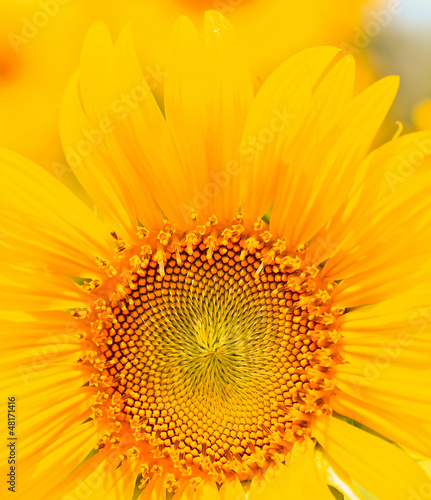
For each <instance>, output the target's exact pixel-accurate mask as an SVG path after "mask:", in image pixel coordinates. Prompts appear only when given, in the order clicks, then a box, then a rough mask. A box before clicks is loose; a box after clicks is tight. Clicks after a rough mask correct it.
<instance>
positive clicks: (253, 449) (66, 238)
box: [0, 11, 431, 500]
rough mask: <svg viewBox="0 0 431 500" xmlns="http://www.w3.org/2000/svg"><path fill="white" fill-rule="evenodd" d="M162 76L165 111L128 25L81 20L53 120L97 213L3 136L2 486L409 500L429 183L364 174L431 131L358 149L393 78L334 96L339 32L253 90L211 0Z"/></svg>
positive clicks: (90, 494)
mask: <svg viewBox="0 0 431 500" xmlns="http://www.w3.org/2000/svg"><path fill="white" fill-rule="evenodd" d="M166 71H167V76H166V84H165V99H164V114H162V112H161V110H160V109H159V107H158V105H157V103H156V101H155V99H154V98H153V96H152V94H151V92H150V89H149V87H148V85H147V83H146V79H145V76H144V71H143V70H142V69H141V67H140V64H139V63H138V59H137V56H136V53H135V50H134V46H133V42H132V36H131V32H130V29H128V28H127V29H125V30H124V31H123V32H122V33H121V35H120V37H119V39H118V41H117V42H116V44H115V45H113V44H112V42H111V39H110V36H109V33H108V31H107V29H106V28H104V27H103V26H102V25H98V26H96V27H95V28H94V29H93V30H92V31H91V32H90V34H89V36H88V38H87V41H86V43H85V46H84V50H83V55H82V60H81V67H80V70H79V73H78V74H77V75H76V77H75V78H74V79H73V80H72V82H71V84H70V86H69V87H68V90H67V92H66V96H65V101H64V105H63V108H62V114H61V121H60V128H61V136H62V141H63V145H64V149H65V153H66V155H67V156H68V158H69V162H70V164H71V166H72V167H73V169H74V172H75V174H76V175H77V177H78V179H79V180H80V182H81V183H82V185H83V187H84V188H85V190H86V191H87V193H88V195H89V196H90V197H91V198H92V200H94V203H95V206H96V207H97V210H95V213H93V212H92V211H91V210H90V209H89V208H88V207H87V206H85V205H84V204H83V203H82V202H80V201H79V200H78V199H77V198H76V197H75V196H74V195H73V194H72V193H71V192H70V191H68V190H67V189H66V188H65V187H64V186H63V185H62V184H60V183H59V182H58V181H57V180H55V179H54V178H53V177H52V176H50V175H49V174H47V173H46V172H45V171H43V170H42V169H41V168H39V167H37V166H36V165H34V164H33V163H31V162H29V161H27V160H24V159H23V158H21V157H19V156H17V155H15V154H13V153H10V152H7V151H1V158H0V161H1V168H2V182H1V184H0V190H1V192H0V195H1V198H0V199H1V221H2V247H1V262H2V264H1V271H2V278H1V279H2V286H1V289H0V296H1V301H2V309H4V310H5V311H6V312H4V313H3V315H2V317H3V320H2V332H3V334H2V347H3V348H2V358H3V359H2V364H3V370H4V375H3V378H2V381H3V389H2V390H3V392H4V393H5V395H4V397H2V401H7V397H8V396H9V397H11V398H15V399H14V400H13V401H12V402H11V404H12V406H13V408H15V410H11V415H12V416H11V422H12V423H11V424H9V428H8V429H7V430H6V432H8V433H9V434H8V437H9V436H10V437H11V440H10V441H12V442H14V441H13V438H14V436H15V435H16V436H17V440H16V443H15V444H14V446H16V448H17V449H16V450H14V452H16V457H17V461H18V465H17V470H16V472H14V474H15V479H14V481H16V484H15V483H14V485H15V486H14V487H16V491H17V492H18V493H19V496H18V498H27V497H29V496H31V498H33V499H35V500H37V499H44V500H47V499H48V500H50V499H55V500H57V499H63V500H78V499H83V498H92V499H104V500H106V499H108V500H111V499H121V500H125V499H131V498H132V496H133V494H134V492H135V493H139V492H140V491H141V490H142V489H143V492H142V494H141V496H140V498H141V499H152V500H155V499H164V498H165V492H166V491H167V492H168V498H174V499H175V500H178V499H192V498H193V499H194V500H198V499H214V500H216V499H218V498H221V499H231V500H232V499H235V500H236V499H245V498H248V499H249V500H259V499H262V500H266V499H280V500H281V499H284V498H292V499H295V500H309V499H328V500H330V499H331V498H333V497H332V494H331V491H330V489H329V488H328V486H327V484H330V485H332V486H333V487H335V488H336V489H338V490H339V491H342V492H343V493H344V494H345V495H346V497H347V498H361V494H360V493H359V492H358V491H357V486H356V484H359V485H360V486H361V487H363V488H365V489H366V490H368V491H370V492H371V493H372V494H374V495H375V496H376V497H377V498H379V499H382V500H386V499H387V500H406V499H416V498H426V496H427V495H428V496H429V493H430V491H431V489H430V488H431V479H430V478H429V477H428V476H427V475H426V473H425V471H424V470H423V469H422V468H421V467H420V465H418V463H417V460H425V459H427V458H429V456H430V445H431V436H430V432H429V429H430V414H431V413H430V406H431V405H430V390H431V388H430V384H431V382H430V381H431V377H430V375H431V373H430V344H429V335H430V322H429V317H430V306H429V298H428V293H429V282H430V251H429V244H430V241H431V234H430V230H431V229H430V228H431V224H430V216H431V211H430V209H429V200H430V198H429V189H430V186H431V175H430V172H421V173H420V175H419V174H418V175H417V176H412V177H411V178H410V179H409V181H408V182H406V183H404V184H403V185H402V186H399V187H397V189H395V190H393V189H391V186H390V185H389V184H388V182H386V180H385V174H386V173H387V172H389V171H391V169H393V168H395V167H396V166H397V165H398V163H399V161H400V159H403V160H406V161H411V163H412V164H413V163H414V162H417V161H420V160H418V159H417V154H416V153H417V151H418V148H420V146H422V145H424V144H428V143H429V142H430V141H431V133H429V132H420V133H415V134H410V135H406V136H404V137H401V138H397V139H394V140H393V141H391V142H390V143H388V144H385V145H383V146H382V147H380V148H379V149H377V150H375V151H374V152H372V153H371V154H370V155H368V156H367V152H368V150H369V148H370V145H371V143H372V141H373V138H374V137H375V134H376V132H377V130H378V129H379V127H380V125H381V123H382V121H383V119H384V117H385V115H386V113H387V111H388V109H389V107H390V105H391V103H392V101H393V99H394V96H395V93H396V91H397V87H398V79H397V78H396V77H389V78H385V79H383V80H381V81H379V82H377V83H376V84H374V85H373V86H371V87H370V88H369V89H367V90H366V91H364V92H363V93H362V94H360V95H359V96H357V97H356V98H354V99H352V87H353V84H354V63H353V59H352V58H351V56H347V57H342V54H340V51H339V49H337V48H332V47H323V48H315V49H309V50H307V51H305V52H302V53H299V54H297V55H295V56H294V57H292V58H291V59H289V60H287V61H286V62H285V63H283V64H282V65H281V66H280V67H279V68H278V69H277V70H276V71H275V72H274V73H273V74H272V75H271V76H270V77H269V78H268V80H267V81H266V82H264V83H263V85H262V86H261V88H260V90H259V92H258V94H257V95H256V96H254V95H253V89H252V84H251V79H250V75H249V72H248V71H247V68H246V67H245V64H244V58H243V56H242V53H241V50H240V48H239V45H238V42H237V40H236V38H235V35H234V33H233V31H232V29H231V27H230V25H229V23H228V22H227V21H226V19H225V18H224V17H223V16H221V15H220V14H218V13H216V12H214V11H211V12H208V13H207V14H206V16H205V22H204V36H203V39H202V38H201V36H200V35H199V33H198V32H197V31H196V29H195V27H194V26H193V24H192V23H191V22H190V21H189V20H188V19H187V18H181V19H179V21H178V23H177V24H176V28H175V31H174V35H173V39H172V44H171V49H170V54H169V62H168V66H167V69H166ZM413 158H414V160H413ZM271 207H272V213H271V218H270V222H269V223H268V222H267V218H265V220H266V222H265V220H264V219H262V217H263V216H264V214H265V213H267V211H268V210H269V209H270V208H271ZM15 412H16V415H17V419H16V420H15V417H14V415H15ZM355 422H359V423H360V424H361V425H360V424H358V423H357V424H356V425H352V423H355ZM15 425H16V428H15ZM359 425H360V426H359ZM358 426H359V427H358ZM11 433H12V434H11ZM13 433H16V434H13ZM394 443H396V444H397V445H398V446H397V445H396V444H394ZM11 446H12V445H11ZM3 450H4V448H3ZM3 453H4V451H3ZM11 481H12V480H11ZM11 487H12V486H11ZM135 488H136V491H135ZM172 495H173V496H172ZM355 495H356V496H355Z"/></svg>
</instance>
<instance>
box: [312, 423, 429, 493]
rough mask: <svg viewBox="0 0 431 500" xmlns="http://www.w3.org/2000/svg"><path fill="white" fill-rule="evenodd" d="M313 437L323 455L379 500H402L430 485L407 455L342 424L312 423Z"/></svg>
mask: <svg viewBox="0 0 431 500" xmlns="http://www.w3.org/2000/svg"><path fill="white" fill-rule="evenodd" d="M314 435H315V437H316V438H317V440H318V441H319V443H320V444H321V445H322V446H323V448H324V449H325V450H326V452H327V453H328V454H329V455H330V456H331V457H332V458H333V459H334V460H335V461H336V462H337V463H338V464H339V465H340V466H341V467H342V468H343V469H344V470H345V471H346V472H347V473H348V474H350V476H351V477H352V478H353V479H354V480H355V481H357V482H358V483H359V484H360V485H361V486H363V487H364V488H366V489H367V490H368V491H370V493H372V494H373V495H376V496H377V498H379V500H406V499H408V498H412V495H414V494H419V492H420V491H421V488H423V485H424V484H425V485H427V484H428V485H431V482H430V481H431V480H430V479H429V478H428V477H427V475H426V474H425V472H424V471H423V470H422V469H421V467H420V466H419V465H418V464H417V463H416V462H415V461H414V460H413V459H412V458H411V457H410V456H409V455H408V454H407V453H405V452H404V451H402V450H401V449H399V448H397V447H396V446H394V445H392V444H390V443H388V442H386V441H384V440H382V439H381V438H378V437H376V436H373V435H371V434H369V433H368V432H365V431H363V430H361V429H358V428H357V427H354V426H352V425H350V424H348V423H346V422H343V421H341V420H338V419H336V418H332V417H330V418H328V419H327V420H325V421H319V422H316V430H315V434H314ZM413 498H414V497H413ZM419 498H420V497H419Z"/></svg>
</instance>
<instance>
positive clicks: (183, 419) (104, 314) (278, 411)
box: [94, 225, 338, 480]
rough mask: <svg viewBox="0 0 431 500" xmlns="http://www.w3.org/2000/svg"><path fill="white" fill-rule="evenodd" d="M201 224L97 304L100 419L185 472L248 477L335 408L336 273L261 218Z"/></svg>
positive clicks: (153, 456) (147, 261)
mask: <svg viewBox="0 0 431 500" xmlns="http://www.w3.org/2000/svg"><path fill="white" fill-rule="evenodd" d="M203 232H204V231H203V230H201V231H198V232H197V233H196V232H195V233H193V235H192V237H191V236H190V235H188V236H190V237H188V236H186V237H185V238H183V241H181V240H178V241H176V242H175V243H172V242H171V245H170V246H169V243H168V244H167V247H166V250H165V252H164V253H163V254H160V252H159V253H155V255H158V259H159V260H156V259H144V260H143V259H142V258H141V257H142V252H141V257H140V258H139V259H140V260H139V263H140V264H139V265H138V266H136V263H137V260H136V259H135V258H134V257H133V256H132V257H131V258H130V260H131V262H134V264H135V265H134V269H133V270H132V269H131V270H129V272H128V274H127V286H124V287H123V288H122V294H118V292H117V293H116V294H114V295H112V296H111V298H110V301H109V302H108V301H102V302H101V301H100V300H99V301H98V305H97V307H96V312H97V315H98V318H99V319H98V321H97V322H96V325H95V328H94V329H95V331H97V338H96V339H95V340H96V344H97V351H98V352H99V355H98V357H97V362H98V363H99V365H98V366H99V367H100V368H99V369H100V370H101V373H100V380H103V382H104V384H105V385H107V386H108V387H107V388H105V389H104V390H103V393H104V396H103V399H100V400H99V401H98V402H97V404H96V405H95V408H96V409H97V410H96V418H98V419H99V420H105V419H106V418H108V419H110V420H114V421H115V423H116V425H117V426H118V428H120V427H121V428H123V427H124V426H128V428H129V429H130V432H132V433H133V436H134V438H135V439H136V447H137V449H138V450H139V449H140V450H141V452H142V453H145V454H146V455H148V454H150V456H151V458H150V462H151V463H153V464H156V463H157V464H158V466H160V465H162V466H163V463H164V464H165V467H166V466H167V463H170V464H171V465H172V468H173V470H175V471H176V473H175V474H178V473H179V472H181V473H182V474H186V475H190V474H192V475H194V476H197V477H204V476H205V474H208V473H209V474H211V475H213V476H214V477H216V478H217V479H218V480H223V479H225V478H226V477H228V476H232V475H234V474H235V475H238V476H239V477H240V478H241V479H249V478H251V477H253V476H254V475H256V474H257V473H259V472H262V470H266V469H267V468H268V467H269V466H270V465H271V464H273V463H275V460H276V459H277V457H286V456H287V454H288V453H289V452H290V450H291V448H292V446H293V443H294V442H295V441H296V440H297V439H301V438H303V437H304V436H306V435H308V434H309V429H310V424H311V421H312V419H313V417H314V416H316V415H319V414H321V413H322V412H326V411H329V410H328V405H327V403H328V397H329V393H330V391H331V388H332V386H331V382H330V371H331V367H332V365H333V364H334V363H335V362H336V351H335V348H334V345H335V344H334V338H333V337H334V332H333V331H332V330H333V328H332V329H331V325H332V324H333V322H334V321H335V318H336V316H337V314H338V313H337V312H334V308H333V304H332V302H331V299H330V292H331V291H332V289H333V284H331V283H325V282H323V281H322V280H320V279H319V276H318V269H317V268H314V267H306V266H305V265H304V262H303V259H302V258H301V256H300V253H298V252H297V253H296V254H295V255H291V254H288V253H287V252H286V251H285V250H284V248H283V243H282V242H280V241H279V240H278V241H274V239H273V238H272V235H270V233H268V232H267V231H265V230H264V229H263V228H260V229H259V228H258V229H256V228H255V229H253V231H249V232H245V230H244V228H242V226H239V225H237V226H233V227H232V228H230V229H228V230H224V231H222V230H219V229H217V228H214V227H212V228H211V227H210V226H208V227H207V228H205V232H209V234H205V232H204V234H202V233H203ZM143 248H144V247H143ZM161 255H162V257H161ZM135 257H136V255H135ZM101 363H102V365H101ZM105 443H106V440H105ZM164 461H165V462H164ZM147 462H148V459H147ZM168 468H169V466H168Z"/></svg>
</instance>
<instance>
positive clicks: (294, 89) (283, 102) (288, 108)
mask: <svg viewBox="0 0 431 500" xmlns="http://www.w3.org/2000/svg"><path fill="white" fill-rule="evenodd" d="M338 52H339V49H337V48H335V47H322V48H317V49H310V50H306V51H304V52H301V53H300V54H297V55H296V56H294V57H292V58H290V59H289V60H287V61H286V62H285V63H283V64H282V65H281V66H280V67H279V68H278V69H277V70H276V71H275V72H274V73H273V74H272V75H271V76H270V77H269V78H268V79H267V80H266V81H265V83H264V84H263V85H262V87H261V89H260V90H259V92H258V94H257V96H256V98H255V99H254V101H253V103H252V105H251V108H250V112H249V115H248V117H247V121H246V124H245V128H244V134H243V139H242V143H241V150H240V153H241V165H242V174H241V175H242V177H241V207H242V211H243V213H244V216H245V218H246V219H247V220H250V221H251V222H254V221H255V220H256V218H257V217H261V216H263V214H265V213H266V211H267V210H268V209H269V207H270V206H271V204H272V202H273V200H274V196H275V192H276V188H277V183H278V177H279V170H280V162H281V153H282V151H283V148H288V147H289V145H290V144H291V143H293V142H294V140H295V136H296V134H297V132H298V130H299V129H300V127H301V124H302V123H303V121H304V119H305V118H306V116H304V111H305V110H306V109H307V106H308V104H309V102H310V99H311V95H312V90H313V87H314V85H315V84H316V82H317V81H318V79H319V77H320V76H321V75H322V73H323V72H324V70H325V69H326V68H327V66H328V65H329V64H330V62H331V61H332V59H333V58H334V57H335V56H336V54H337V53H338ZM284 168H286V167H284Z"/></svg>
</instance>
